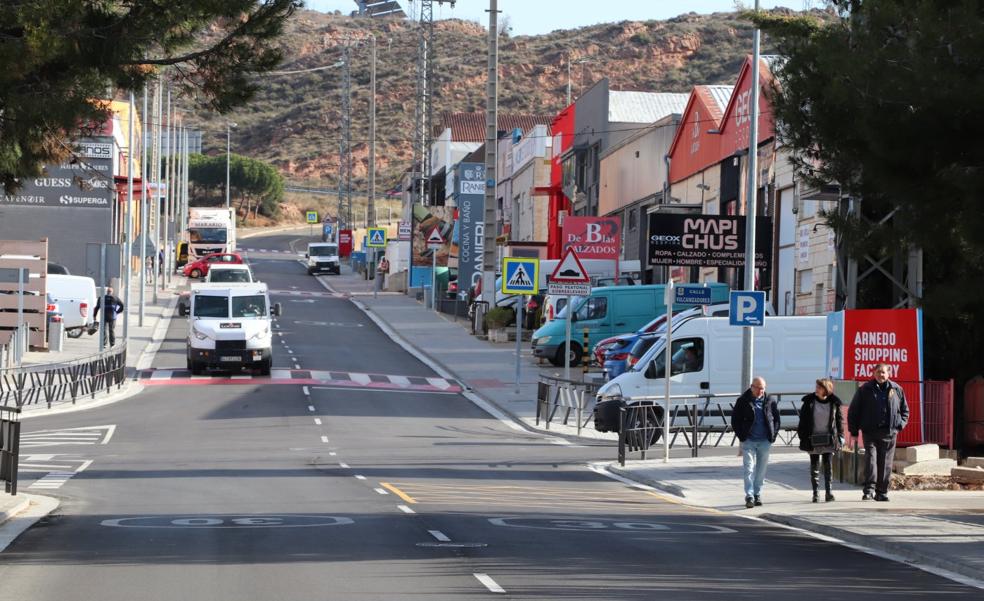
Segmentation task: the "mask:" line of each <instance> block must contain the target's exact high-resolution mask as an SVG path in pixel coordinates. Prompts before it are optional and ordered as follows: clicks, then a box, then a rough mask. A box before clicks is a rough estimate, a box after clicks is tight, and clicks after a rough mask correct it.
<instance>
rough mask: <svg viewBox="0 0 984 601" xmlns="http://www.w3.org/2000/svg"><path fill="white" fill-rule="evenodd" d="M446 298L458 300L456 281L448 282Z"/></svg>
mask: <svg viewBox="0 0 984 601" xmlns="http://www.w3.org/2000/svg"><path fill="white" fill-rule="evenodd" d="M447 297H448V300H455V299H456V298H458V280H457V279H454V280H451V281H450V282H448V290H447Z"/></svg>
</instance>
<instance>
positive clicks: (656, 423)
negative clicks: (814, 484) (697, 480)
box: [618, 392, 806, 465]
mask: <svg viewBox="0 0 984 601" xmlns="http://www.w3.org/2000/svg"><path fill="white" fill-rule="evenodd" d="M805 394H806V393H803V392H781V393H775V392H769V396H773V397H775V398H776V404H777V405H778V407H779V416H780V430H779V435H778V437H777V442H778V443H781V444H787V445H788V444H793V443H794V442H795V441H796V439H797V435H796V427H797V425H798V424H799V410H800V404H801V401H802V398H803V396H804V395H805ZM738 396H739V394H738V393H730V394H708V395H700V396H692V395H680V396H673V395H671V396H670V404H669V411H670V415H669V420H668V423H664V415H665V413H666V405H665V401H664V399H665V397H663V396H640V397H627V398H625V402H626V406H624V407H622V408H621V410H620V412H619V434H618V461H619V463H621V464H622V465H624V464H625V458H626V454H627V453H631V452H638V453H640V454H641V458H642V459H646V455H647V452H648V451H649V449H651V448H652V447H653V446H654V445H656V443H657V442H658V441H659V440H660V439H661V438H662V436H663V433H664V431H665V430H668V431H669V434H670V439H669V447H670V448H673V447H674V445H676V443H677V441H678V440H680V439H681V438H682V441H683V443H684V444H685V445H686V446H687V447H688V448H690V449H691V456H692V457H697V456H698V450H699V449H700V448H701V447H704V446H708V445H710V446H714V447H716V446H720V445H721V443H722V442H723V443H726V444H727V445H728V446H732V445H734V444H735V442H736V441H737V436H736V435H735V433H734V430H733V429H732V428H731V413H732V411H733V410H734V404H735V400H736V399H737V398H738Z"/></svg>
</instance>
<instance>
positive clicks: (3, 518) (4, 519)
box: [0, 497, 31, 526]
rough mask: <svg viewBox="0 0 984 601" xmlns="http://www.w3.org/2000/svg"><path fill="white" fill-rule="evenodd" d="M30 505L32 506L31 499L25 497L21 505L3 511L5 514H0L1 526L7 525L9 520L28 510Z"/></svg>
mask: <svg viewBox="0 0 984 601" xmlns="http://www.w3.org/2000/svg"><path fill="white" fill-rule="evenodd" d="M30 504H31V499H29V498H27V497H24V498H23V499H21V500H20V502H19V503H17V504H16V505H14V506H13V507H8V508H7V509H5V510H3V513H0V526H2V525H3V524H5V523H6V522H7V520H9V519H10V518H12V517H14V516H15V515H17V514H18V513H20V512H22V511H24V510H25V509H27V507H28V505H30Z"/></svg>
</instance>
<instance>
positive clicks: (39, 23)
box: [0, 0, 301, 189]
mask: <svg viewBox="0 0 984 601" xmlns="http://www.w3.org/2000/svg"><path fill="white" fill-rule="evenodd" d="M300 5H301V0H140V1H135V0H16V1H8V0H5V1H3V2H0V185H3V186H4V187H6V188H8V189H10V188H12V187H15V186H16V182H15V178H17V177H23V176H31V175H36V174H38V173H39V172H40V169H41V166H42V165H43V164H45V163H50V162H56V161H61V160H64V159H65V158H66V157H67V156H68V155H69V154H70V152H71V148H70V146H69V145H68V142H67V140H68V139H70V138H71V136H72V134H73V133H75V132H76V131H78V130H79V128H80V124H86V123H91V124H98V123H103V122H104V121H105V120H106V118H107V116H108V110H107V107H106V105H105V104H104V103H103V102H100V100H99V99H100V98H104V97H105V94H106V90H107V89H114V88H116V89H122V90H134V91H136V90H139V89H140V88H141V87H142V86H143V84H144V83H145V82H146V81H148V80H149V79H152V78H156V77H159V76H161V75H162V73H161V71H162V70H163V69H166V77H167V78H168V79H169V80H171V82H172V83H173V84H174V85H176V86H177V87H178V89H179V90H180V91H182V92H184V96H186V97H189V98H195V99H196V101H197V102H199V103H200V104H201V105H203V106H205V107H207V108H209V109H212V110H215V111H218V112H220V113H222V112H227V111H228V110H229V109H231V108H232V107H234V106H237V105H239V104H242V103H243V102H245V101H246V100H247V99H248V98H250V96H251V95H252V94H253V92H254V91H255V89H256V80H255V78H253V77H252V76H253V75H254V74H256V73H262V72H266V71H269V70H271V69H273V68H274V67H276V65H277V64H278V63H279V62H280V59H281V52H280V50H279V49H278V48H277V47H276V46H275V43H276V41H277V39H278V37H279V36H280V34H281V33H282V29H283V24H284V21H285V20H286V19H287V18H288V17H289V16H290V15H291V14H293V12H294V10H295V9H296V8H297V7H299V6H300ZM90 131H91V126H90V127H86V126H82V132H81V133H82V134H83V135H84V134H86V133H89V132H90Z"/></svg>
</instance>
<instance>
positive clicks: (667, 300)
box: [643, 279, 697, 463]
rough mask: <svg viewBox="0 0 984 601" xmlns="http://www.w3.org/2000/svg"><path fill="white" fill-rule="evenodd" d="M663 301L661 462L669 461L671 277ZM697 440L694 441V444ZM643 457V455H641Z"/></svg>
mask: <svg viewBox="0 0 984 601" xmlns="http://www.w3.org/2000/svg"><path fill="white" fill-rule="evenodd" d="M663 294H664V296H663V303H664V304H665V305H666V347H665V348H664V349H663V378H664V381H665V382H664V391H665V394H666V397H665V398H664V399H663V463H669V462H670V373H672V372H671V366H672V363H673V327H672V326H673V301H674V300H675V299H676V297H677V294H676V286H675V285H674V283H673V280H672V279H671V280H670V281H668V282H667V283H666V288H665V289H664V290H663ZM696 444H697V442H696V441H695V442H694V445H696ZM643 459H645V457H643Z"/></svg>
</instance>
